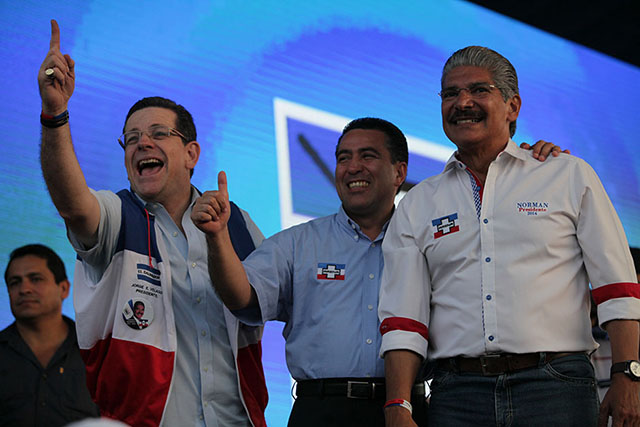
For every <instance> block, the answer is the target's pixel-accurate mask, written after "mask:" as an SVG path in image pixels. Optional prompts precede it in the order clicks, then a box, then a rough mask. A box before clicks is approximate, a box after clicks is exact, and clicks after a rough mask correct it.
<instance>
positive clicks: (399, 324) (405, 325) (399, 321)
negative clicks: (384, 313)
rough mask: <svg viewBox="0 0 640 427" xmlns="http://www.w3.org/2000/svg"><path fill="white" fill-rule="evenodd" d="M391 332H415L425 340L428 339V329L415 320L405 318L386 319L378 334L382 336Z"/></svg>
mask: <svg viewBox="0 0 640 427" xmlns="http://www.w3.org/2000/svg"><path fill="white" fill-rule="evenodd" d="M391 331H407V332H415V333H418V334H420V335H422V338H424V339H425V340H428V339H429V328H427V326H426V325H424V324H422V323H420V322H418V321H417V320H413V319H409V318H407V317H388V318H386V319H384V321H383V322H382V324H381V325H380V334H381V335H384V334H386V333H387V332H391Z"/></svg>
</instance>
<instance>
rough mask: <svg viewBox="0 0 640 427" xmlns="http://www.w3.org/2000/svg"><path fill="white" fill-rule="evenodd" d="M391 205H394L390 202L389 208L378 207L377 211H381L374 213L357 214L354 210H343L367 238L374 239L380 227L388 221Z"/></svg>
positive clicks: (391, 209) (391, 212) (378, 233)
mask: <svg viewBox="0 0 640 427" xmlns="http://www.w3.org/2000/svg"><path fill="white" fill-rule="evenodd" d="M393 206H394V205H393V203H392V204H391V207H390V208H389V209H380V210H378V211H377V212H382V213H380V214H374V215H358V214H357V213H354V212H347V211H345V212H346V213H347V215H348V216H349V218H351V219H352V220H353V221H355V223H356V224H358V225H359V226H360V231H362V233H363V234H364V235H365V236H367V237H368V238H369V240H371V241H374V240H375V239H376V237H378V236H379V235H380V233H381V232H382V227H384V225H385V224H386V222H387V221H389V218H391V215H392V214H393Z"/></svg>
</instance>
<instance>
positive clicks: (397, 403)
mask: <svg viewBox="0 0 640 427" xmlns="http://www.w3.org/2000/svg"><path fill="white" fill-rule="evenodd" d="M391 406H402V407H403V408H404V409H406V410H407V411H409V413H410V414H413V407H412V406H411V402H408V401H406V400H404V399H391V400H387V402H386V403H385V404H384V407H383V408H384V409H387V408H389V407H391Z"/></svg>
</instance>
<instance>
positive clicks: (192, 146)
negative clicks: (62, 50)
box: [184, 141, 200, 169]
mask: <svg viewBox="0 0 640 427" xmlns="http://www.w3.org/2000/svg"><path fill="white" fill-rule="evenodd" d="M184 148H185V150H186V153H187V156H186V166H187V168H188V169H193V168H195V167H196V163H198V159H199V158H200V144H198V141H191V142H188V143H187V145H185V146H184Z"/></svg>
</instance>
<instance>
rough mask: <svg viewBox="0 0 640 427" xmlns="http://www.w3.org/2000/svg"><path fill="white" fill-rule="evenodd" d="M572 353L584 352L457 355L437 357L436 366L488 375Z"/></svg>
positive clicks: (519, 369)
mask: <svg viewBox="0 0 640 427" xmlns="http://www.w3.org/2000/svg"><path fill="white" fill-rule="evenodd" d="M573 354H584V352H564V353H555V352H546V353H544V352H541V353H523V354H515V353H500V354H489V355H486V356H482V357H476V358H470V357H461V356H458V357H451V358H448V359H439V360H438V361H437V363H438V368H440V369H443V370H446V371H452V372H459V373H473V374H482V375H485V376H490V375H502V374H507V373H510V372H515V371H521V370H523V369H530V368H535V367H537V366H538V365H539V363H540V361H542V362H543V363H548V362H551V361H552V360H554V359H557V358H559V357H564V356H571V355H573Z"/></svg>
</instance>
